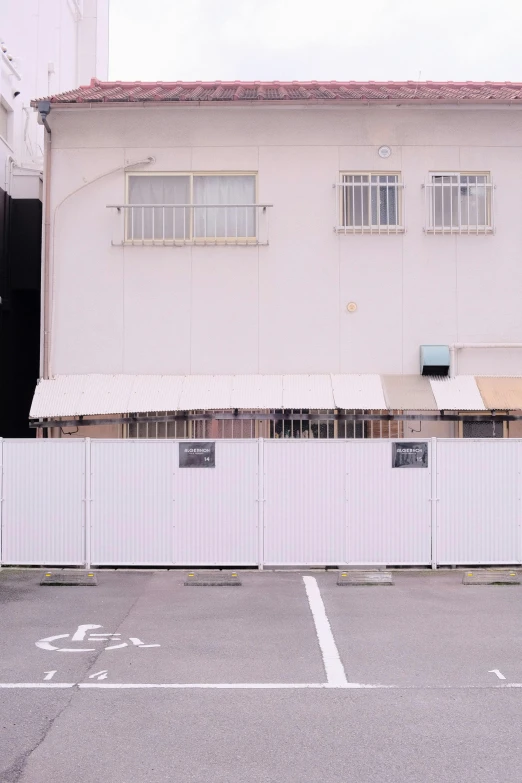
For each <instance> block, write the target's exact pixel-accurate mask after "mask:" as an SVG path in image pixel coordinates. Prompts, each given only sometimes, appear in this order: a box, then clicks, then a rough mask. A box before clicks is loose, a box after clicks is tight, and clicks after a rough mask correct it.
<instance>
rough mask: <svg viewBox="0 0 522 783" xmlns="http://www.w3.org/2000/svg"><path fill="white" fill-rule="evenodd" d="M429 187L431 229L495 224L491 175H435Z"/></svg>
mask: <svg viewBox="0 0 522 783" xmlns="http://www.w3.org/2000/svg"><path fill="white" fill-rule="evenodd" d="M428 187H429V189H430V194H431V195H430V200H429V227H430V228H431V229H434V230H441V231H444V230H450V231H451V230H454V229H457V230H460V229H466V230H467V229H471V230H486V229H488V228H489V227H491V184H490V182H489V177H488V175H487V174H459V173H447V174H446V173H444V174H431V175H430V181H429V183H428Z"/></svg>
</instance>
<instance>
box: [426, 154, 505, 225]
mask: <svg viewBox="0 0 522 783" xmlns="http://www.w3.org/2000/svg"><path fill="white" fill-rule="evenodd" d="M435 177H458V180H457V182H456V183H455V185H456V187H457V188H458V189H459V200H458V223H457V225H453V224H452V225H450V226H446V225H444V215H443V214H442V216H441V217H442V219H441V223H442V225H440V226H438V225H435V220H434V218H435V214H434V211H435V210H434V206H433V205H434V199H435V184H434V179H435ZM461 177H484V178H485V182H484V185H483V187H484V194H485V197H486V218H487V221H488V222H487V223H486V224H485V225H483V224H479V223H478V215H477V223H476V224H473V223H471V224H468V223H465V222H463V221H462V213H461V205H460V188H461V187H463V183H462V182H461ZM428 185H429V193H428V198H427V199H426V214H427V220H426V232H427V233H428V234H470V235H471V234H492V233H493V232H494V224H493V190H494V185H493V182H492V179H491V172H490V171H469V170H464V171H429V172H428ZM467 186H468V187H469V186H470V183H469V182H468V183H467ZM448 187H452V183H448ZM441 190H442V187H441ZM442 211H443V210H442V209H441V212H442Z"/></svg>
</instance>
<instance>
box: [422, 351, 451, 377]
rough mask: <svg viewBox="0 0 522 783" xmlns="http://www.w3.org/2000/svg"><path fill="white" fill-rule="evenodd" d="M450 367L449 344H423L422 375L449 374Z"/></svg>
mask: <svg viewBox="0 0 522 783" xmlns="http://www.w3.org/2000/svg"><path fill="white" fill-rule="evenodd" d="M449 368H450V350H449V345H421V347H420V372H421V375H439V376H440V375H448V374H449Z"/></svg>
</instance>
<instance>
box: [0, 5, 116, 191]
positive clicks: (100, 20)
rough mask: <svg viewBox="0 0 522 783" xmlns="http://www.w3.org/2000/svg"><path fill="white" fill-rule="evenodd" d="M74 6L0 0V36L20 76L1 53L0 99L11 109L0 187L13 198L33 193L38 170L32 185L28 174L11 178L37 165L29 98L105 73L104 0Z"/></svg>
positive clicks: (39, 147) (37, 132)
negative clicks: (16, 93)
mask: <svg viewBox="0 0 522 783" xmlns="http://www.w3.org/2000/svg"><path fill="white" fill-rule="evenodd" d="M78 8H79V9H80V11H81V13H79V12H78V10H77V8H76V5H75V3H74V2H73V0H45V2H42V1H41V0H1V2H0V41H3V42H5V46H6V47H7V51H8V54H10V55H11V56H12V58H13V60H12V64H13V66H14V68H15V70H16V71H17V73H18V75H19V76H20V77H21V78H18V77H17V76H16V75H15V74H13V72H12V71H11V70H10V69H9V66H8V65H7V63H6V62H5V60H4V59H3V58H2V57H1V56H0V102H1V103H2V104H4V105H5V106H6V107H7V108H8V109H9V113H10V115H9V130H8V138H7V139H5V138H0V187H1V188H3V189H4V190H7V191H8V192H10V193H11V194H12V195H13V197H15V198H28V197H29V198H35V197H36V198H37V197H38V186H39V182H38V177H37V176H36V177H35V181H34V183H33V185H32V190H28V188H29V185H28V182H27V178H26V179H25V181H24V182H22V183H17V182H13V179H16V177H17V176H19V175H20V172H19V171H18V169H17V166H29V167H34V168H35V169H36V170H38V169H39V168H41V163H42V156H43V129H42V128H41V126H39V125H38V124H37V121H36V114H35V112H34V111H33V110H32V109H31V108H30V101H31V100H32V99H33V98H42V97H45V96H47V95H51V94H53V93H57V92H63V91H65V90H70V89H73V88H74V87H77V86H79V85H80V84H88V83H89V82H90V80H91V78H92V77H93V76H97V77H98V78H100V79H105V80H106V79H107V72H108V34H109V0H78ZM15 91H18V92H19V93H20V94H19V95H18V96H17V97H14V92H15ZM11 159H12V163H13V165H11V166H10V165H9V164H10V162H11ZM6 163H7V166H6ZM28 194H29V195H28Z"/></svg>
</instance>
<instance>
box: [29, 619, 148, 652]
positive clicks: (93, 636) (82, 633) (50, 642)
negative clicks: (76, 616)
mask: <svg viewBox="0 0 522 783" xmlns="http://www.w3.org/2000/svg"><path fill="white" fill-rule="evenodd" d="M98 628H103V626H102V625H92V624H87V625H79V626H78V628H77V629H76V631H75V632H74V633H73V634H69V633H59V634H56V635H55V636H47V637H46V638H45V639H40V640H39V641H37V642H35V644H36V646H37V647H39V648H40V649H41V650H49V651H51V652H71V653H78V652H80V653H81V652H95V651H96V647H83V646H82V647H62V646H60V644H58V645H56V644H54V642H58V641H59V640H60V639H69V637H70V642H71V643H72V642H87V643H88V644H89V643H91V644H95V643H96V642H109V641H110V642H114V644H110V645H108V646H107V647H105V650H121V649H122V648H123V647H129V643H130V644H132V645H133V646H135V647H142V648H144V647H160V646H161V645H159V644H145V643H144V642H142V641H141V639H138V638H137V637H135V636H130V637H129V641H128V642H126V641H122V639H121V633H91V631H94V630H96V629H98Z"/></svg>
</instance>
